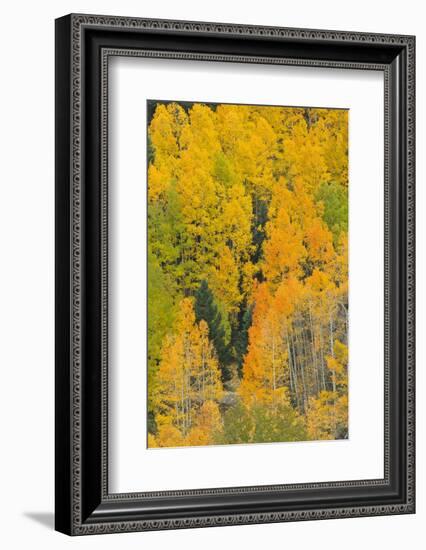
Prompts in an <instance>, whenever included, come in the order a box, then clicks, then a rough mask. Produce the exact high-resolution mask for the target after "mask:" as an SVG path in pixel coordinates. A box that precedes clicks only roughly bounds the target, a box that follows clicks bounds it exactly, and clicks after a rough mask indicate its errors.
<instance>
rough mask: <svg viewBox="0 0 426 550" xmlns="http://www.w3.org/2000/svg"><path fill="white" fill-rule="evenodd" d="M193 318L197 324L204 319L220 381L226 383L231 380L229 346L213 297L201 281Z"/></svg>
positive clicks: (204, 282) (205, 283)
mask: <svg viewBox="0 0 426 550" xmlns="http://www.w3.org/2000/svg"><path fill="white" fill-rule="evenodd" d="M194 310H195V317H196V320H197V323H199V322H200V321H201V319H204V321H205V322H206V323H207V325H208V327H209V336H210V339H211V340H212V342H213V345H214V347H215V350H216V353H217V357H218V359H219V365H220V369H221V372H222V381H223V382H227V381H228V380H230V378H231V371H230V369H229V364H230V362H231V361H232V357H231V353H230V350H229V346H228V345H227V344H226V340H225V330H224V327H223V323H222V315H221V314H220V311H219V308H218V306H217V305H216V303H215V300H214V296H213V293H212V291H211V290H210V288H209V286H208V284H207V282H206V281H201V284H200V286H199V287H198V289H197V291H196V293H195V306H194Z"/></svg>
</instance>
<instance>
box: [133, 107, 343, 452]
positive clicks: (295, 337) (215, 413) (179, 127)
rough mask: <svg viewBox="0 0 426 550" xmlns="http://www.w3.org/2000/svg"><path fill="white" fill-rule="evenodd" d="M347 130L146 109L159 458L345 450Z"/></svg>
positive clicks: (334, 114)
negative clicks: (281, 447)
mask: <svg viewBox="0 0 426 550" xmlns="http://www.w3.org/2000/svg"><path fill="white" fill-rule="evenodd" d="M348 116H349V112H348V110H346V109H333V108H315V107H291V106H263V105H242V104H222V103H217V104H216V103H214V104H213V103H201V102H189V101H188V102H182V101H172V100H171V101H165V100H149V101H148V103H147V132H148V138H147V149H148V150H147V159H148V161H147V164H148V199H147V200H148V222H147V223H148V252H147V255H148V308H147V310H148V367H147V368H148V415H147V418H148V420H147V422H148V442H147V445H148V447H149V448H155V447H183V446H205V445H231V444H249V443H253V444H255V443H272V442H293V441H309V440H337V439H346V438H348V435H349V426H348V397H349V396H348V331H349V326H348V324H349V304H348V283H349V281H348V185H349V182H348ZM141 368H145V366H144V365H141Z"/></svg>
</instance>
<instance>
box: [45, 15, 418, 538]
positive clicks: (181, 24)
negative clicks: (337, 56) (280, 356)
mask: <svg viewBox="0 0 426 550" xmlns="http://www.w3.org/2000/svg"><path fill="white" fill-rule="evenodd" d="M88 30H90V31H95V34H96V30H99V31H100V30H111V31H114V32H116V33H123V32H124V33H128V34H129V33H135V32H136V33H148V35H149V36H152V34H151V33H155V34H161V33H167V34H168V35H174V36H176V37H178V36H179V35H180V34H181V35H185V36H197V35H199V36H206V35H208V36H214V37H216V38H220V37H223V36H226V37H230V38H233V39H236V40H239V41H242V40H244V39H246V38H247V39H253V38H254V39H262V40H263V39H264V40H266V41H268V40H271V41H274V42H276V41H291V42H292V43H301V44H305V43H309V44H312V43H316V44H321V43H322V44H324V45H326V46H327V47H329V48H332V47H333V44H335V45H339V47H341V46H342V45H351V46H357V45H363V46H364V45H369V46H370V47H372V48H376V49H377V51H379V50H380V48H386V47H389V48H390V49H391V50H392V51H395V52H400V54H399V55H403V56H404V58H405V59H404V60H405V63H406V75H402V76H401V75H400V74H399V73H398V74H397V75H396V76H395V74H396V73H395V71H398V70H400V69H399V68H398V67H397V68H392V63H391V62H383V63H379V62H371V61H364V60H363V61H355V60H349V61H346V60H345V61H342V60H333V59H315V58H311V59H309V58H305V57H303V58H299V57H279V56H265V55H263V56H262V55H243V54H238V55H235V54H231V53H206V52H202V53H195V52H190V51H170V50H168V49H163V50H156V49H152V48H146V49H143V48H130V47H128V46H126V47H117V46H113V45H111V46H109V45H108V44H107V45H106V46H103V45H102V47H101V48H100V50H101V52H100V67H99V71H100V82H101V84H100V92H101V100H100V110H101V115H100V128H99V131H100V140H99V141H100V158H99V160H100V164H101V168H100V186H101V191H100V211H101V214H100V241H101V253H100V256H101V257H100V264H101V265H100V279H101V280H100V293H101V300H100V303H101V306H100V307H101V312H100V349H101V351H100V357H101V368H100V372H101V381H100V389H101V394H102V395H101V399H100V404H101V411H100V413H99V423H100V425H99V429H100V434H101V451H100V455H101V457H100V460H101V467H100V480H99V483H98V485H99V490H100V495H101V501H102V502H101V506H100V508H102V505H103V507H104V508H106V511H104V510H101V512H99V511H97V510H96V509H95V510H93V513H92V514H90V515H89V516H88V515H87V509H88V508H93V505H92V504H90V505H87V504H85V503H84V502H83V501H84V498H85V497H84V491H85V490H86V491H88V489H85V483H86V478H85V473H84V471H83V469H84V468H83V462H84V456H83V453H82V450H83V446H84V445H85V443H84V439H85V433H84V421H85V420H84V417H85V414H86V415H87V413H85V411H84V408H83V404H84V402H85V390H84V388H83V386H84V384H85V383H86V382H85V373H84V368H85V365H84V354H85V350H84V347H83V346H84V340H85V333H84V326H83V325H84V316H85V307H86V305H85V292H84V284H85V283H84V281H85V278H86V277H87V261H86V257H85V254H86V252H87V248H85V246H84V243H85V239H86V235H85V231H88V230H90V227H89V225H88V224H86V225H85V223H84V222H85V218H86V213H85V198H84V194H85V190H84V182H85V178H86V180H87V174H85V172H84V170H85V160H86V158H85V147H86V146H87V139H86V141H85V137H84V132H85V129H84V120H85V116H86V114H87V113H86V110H85V109H86V103H85V102H87V97H88V91H87V75H85V74H84V71H85V70H86V64H85V63H86V62H87V61H85V55H87V49H88V46H87V44H88V42H87V39H86V34H87V32H86V31H88ZM133 36H134V34H133ZM414 49H415V40H414V37H412V36H397V35H381V34H371V33H370V34H364V33H346V32H340V31H321V30H307V29H287V28H279V27H260V26H259V27H257V26H256V27H253V26H246V25H228V24H218V23H201V22H186V21H168V20H151V19H149V20H148V19H136V18H124V17H107V16H94V15H93V16H92V15H70V16H67V17H66V18H62V19H60V20H58V21H57V56H58V57H57V62H58V63H63V61H64V60H65V61H67V63H68V64H69V69H68V70H69V72H68V71H67V67H65V68H62V71H61V70H59V71H58V73H57V94H59V95H60V94H61V93H62V96H61V97H62V99H61V97H60V98H59V105H58V111H57V117H58V118H57V126H58V125H61V123H62V122H63V117H64V112H63V111H64V106H65V107H66V104H68V105H69V107H68V109H69V113H70V114H69V117H70V118H69V121H68V124H69V127H68V132H69V133H68V135H62V136H59V137H58V135H57V154H58V149H60V150H64V149H65V148H66V147H67V146H68V147H69V150H70V151H71V153H70V155H69V158H68V159H67V162H65V164H64V161H63V159H62V157H61V159H60V164H61V165H60V166H59V169H57V174H56V185H57V194H58V193H63V192H64V177H68V178H69V196H68V198H64V199H63V201H64V204H63V205H62V206H61V205H59V206H58V207H57V214H58V215H59V216H62V215H63V214H64V212H65V211H66V210H68V212H69V227H68V230H67V229H66V227H62V226H60V227H59V228H58V227H57V235H58V241H60V243H62V241H63V237H65V238H68V242H69V243H70V245H69V257H68V262H69V263H68V265H66V266H65V267H64V266H62V263H61V266H62V267H61V266H59V269H58V272H57V277H59V278H60V277H63V276H64V275H63V271H62V270H66V271H67V272H68V277H69V289H68V291H67V290H66V289H65V290H64V289H61V291H60V296H59V305H60V304H61V303H62V300H63V299H64V296H63V293H64V292H65V295H66V297H68V300H69V303H70V310H69V317H67V318H66V319H64V318H62V317H65V316H64V314H63V312H61V311H57V317H58V315H59V316H60V317H61V320H59V325H60V326H59V328H58V326H57V328H58V330H60V331H61V330H63V329H64V327H68V335H67V336H65V337H62V338H64V341H66V340H67V338H69V341H68V348H67V349H68V350H69V358H68V368H65V367H64V364H63V362H64V360H65V359H64V358H65V357H66V350H64V349H62V347H63V341H62V340H61V341H60V342H59V347H60V348H61V349H60V352H59V353H58V354H57V364H56V369H57V370H56V372H57V377H58V378H59V379H60V383H59V384H58V386H57V413H56V414H57V426H58V424H59V425H60V426H61V428H63V422H62V421H61V419H60V418H59V417H61V418H62V417H64V418H65V420H66V419H68V420H69V432H68V433H67V434H65V438H63V436H62V435H60V436H59V439H58V432H57V463H58V462H59V463H60V464H61V466H60V467H59V477H60V478H61V479H59V478H57V486H58V483H64V482H66V483H68V484H69V487H68V489H69V490H65V492H64V491H63V490H62V491H61V490H59V494H57V528H58V529H59V530H61V531H64V532H67V533H69V534H75V535H83V534H95V533H113V532H125V531H143V530H157V529H177V528H189V527H202V526H213V525H236V524H247V523H265V522H283V521H296V520H298V521H299V520H300V521H303V520H309V519H326V518H336V517H341V518H344V517H360V516H370V515H385V514H404V513H413V512H414V506H415V505H414V475H415V472H414V468H415V463H414V412H415V411H414V384H415V379H414V244H415V243H414V199H415V197H414V168H415V165H414V162H415V161H414V154H415V143H414V133H415V114H414V109H415V92H414V78H415V60H414ZM117 55H118V56H140V57H158V58H161V57H163V58H164V57H165V58H171V59H191V60H209V61H225V60H226V61H232V62H243V63H274V64H287V65H289V64H291V65H302V66H314V67H336V68H342V69H368V70H379V71H383V72H384V75H385V198H384V200H385V303H386V308H385V320H384V322H385V373H386V374H385V394H386V398H385V477H384V479H383V480H363V481H359V482H355V481H345V482H335V483H314V484H297V485H285V486H270V487H245V488H228V489H212V490H201V489H200V490H194V491H171V492H158V493H149V494H148V493H131V494H109V493H108V471H107V470H108V468H107V441H108V439H107V424H108V423H107V420H108V411H107V408H108V407H107V404H108V376H107V370H108V352H107V348H108V346H107V339H108V334H107V333H108V330H107V320H108V301H107V298H108V242H107V233H108V216H107V200H108V171H107V165H108V143H107V124H108V99H107V98H108V93H107V92H108V59H109V58H110V56H117ZM392 71H393V73H392ZM67 74H68V77H67ZM404 76H405V80H404V83H402V80H403V77H404ZM66 78H68V80H69V81H68V87H67V89H66V91H65V92H64V91H62V92H61V90H60V87H61V82H60V81H63V80H64V79H66ZM392 79H393V80H392ZM392 82H393V84H392ZM396 84H398V85H399V87H400V88H401V89H400V90H398V91H397V92H398V93H396V90H395V85H396ZM392 85H393V86H394V87H393V88H392ZM401 94H403V95H405V97H404V99H403V100H402V101H404V102H405V105H406V134H405V135H403V136H399V138H398V136H396V135H395V128H394V125H395V121H394V120H393V119H392V116H391V115H392V105H393V102H394V101H396V98H395V96H396V95H398V97H400V95H401ZM57 100H58V95H57ZM61 101H62V103H61ZM57 131H58V133H59V134H61V132H62V131H63V130H61V128H59V127H57ZM65 133H66V132H65ZM395 140H396V141H397V142H398V143H397V144H395ZM404 140H405V141H404ZM395 147H397V148H398V147H399V149H398V150H401V151H402V153H401V155H400V156H399V158H398V161H399V164H401V163H405V166H403V172H401V174H402V176H401V177H402V178H404V179H405V182H406V183H405V186H406V187H405V201H406V204H404V205H403V206H401V205H399V206H400V208H403V217H402V220H403V221H404V220H405V227H400V228H399V230H400V231H401V234H400V238H401V242H402V243H404V240H405V249H404V246H402V250H398V251H396V252H398V253H399V254H405V258H403V260H404V262H403V265H404V266H406V268H405V270H403V271H404V273H405V277H406V280H405V285H403V287H404V288H405V290H406V294H405V296H404V297H402V304H403V306H404V308H405V311H398V315H399V316H401V319H404V321H405V322H404V321H403V325H404V327H403V332H404V333H405V339H406V342H405V344H406V345H405V350H403V351H404V362H405V367H406V370H405V374H404V376H405V380H404V381H403V382H404V385H405V408H406V414H405V422H406V426H405V428H406V431H405V434H406V435H405V438H406V441H405V444H406V456H405V460H406V469H405V471H404V472H401V473H402V475H405V476H406V479H405V482H404V483H403V486H404V493H405V498H404V499H403V502H396V501H395V502H392V503H389V504H386V503H381V504H377V505H376V504H371V505H370V504H368V503H367V504H365V505H363V506H358V505H356V506H351V505H344V506H343V505H339V506H333V505H332V506H331V507H325V506H323V505H321V506H318V507H316V508H315V507H313V505H310V506H307V508H306V509H304V510H296V509H294V510H291V509H290V510H289V509H286V507H284V509H283V510H277V511H256V510H254V511H253V512H250V513H235V512H234V513H228V514H220V513H215V514H211V515H206V514H204V513H203V514H200V515H197V514H193V515H190V516H188V517H178V518H174V519H172V518H168V517H165V518H160V519H157V518H155V519H144V515H143V513H142V512H141V513H140V514H139V517H135V518H134V519H128V517H127V516H126V519H125V520H123V521H120V520H119V518H120V517H121V516H120V513H119V512H117V510H120V507H121V505H122V504H123V505H124V506H125V505H126V504H133V506H135V505H136V504H137V503H138V502H140V501H141V500H143V499H144V498H148V497H149V498H160V497H170V498H173V497H177V496H179V497H184V496H187V497H194V496H199V495H204V496H208V495H210V496H211V495H216V496H218V495H226V494H233V495H239V496H241V497H244V495H247V494H250V493H258V492H265V491H269V492H271V493H273V492H283V491H284V492H285V491H287V492H289V491H290V492H294V491H302V492H303V491H306V490H307V489H315V490H318V489H326V490H334V489H339V488H342V489H344V488H346V489H347V488H350V487H351V488H362V487H364V488H367V487H368V488H373V487H375V486H376V487H379V486H383V487H384V486H388V485H389V484H390V482H391V480H390V462H391V450H390V441H391V437H392V436H393V435H394V434H391V433H390V415H391V411H390V407H391V404H392V402H391V394H390V392H391V389H390V383H391V382H390V375H391V374H390V362H391V356H390V355H391V344H392V343H391V340H390V338H391V336H390V326H391V314H392V311H391V298H392V296H391V286H392V285H391V283H392V281H391V280H390V277H391V271H390V269H391V258H392V257H393V255H394V254H395V251H394V249H393V240H392V238H393V235H394V234H393V233H392V229H391V225H392V224H393V223H396V222H395V219H396V218H395V211H394V210H393V209H395V204H394V202H392V201H393V197H392V196H391V179H392V175H391V167H392V162H393V159H392V154H391V152H392V151H393V152H395V150H396V149H395ZM404 151H405V154H404ZM60 154H62V155H66V153H63V152H62V153H60ZM393 170H395V167H393ZM404 170H405V176H404ZM65 189H66V186H65ZM400 191H401V190H400ZM403 194H404V193H403ZM403 199H404V197H403ZM58 223H59V222H58ZM59 225H60V223H59ZM64 234H65V235H64ZM57 261H58V260H57ZM401 357H402V355H401ZM401 357H400V360H401ZM86 368H87V367H86ZM401 368H402V367H401ZM64 370H65V374H64V372H63V371H64ZM64 387H67V388H68V391H69V392H70V393H69V395H70V401H69V403H67V406H68V405H69V407H68V409H67V411H64V410H63V406H62V405H60V404H58V401H59V400H61V399H62V396H63V388H64ZM61 415H62V416H61ZM65 440H66V441H67V442H68V446H67V444H66V443H65ZM90 491H91V489H90ZM65 500H66V501H67V502H66V503H65ZM89 500H90V499H89ZM108 505H110V507H109V508H108ZM98 510H99V507H98ZM123 517H124V516H123Z"/></svg>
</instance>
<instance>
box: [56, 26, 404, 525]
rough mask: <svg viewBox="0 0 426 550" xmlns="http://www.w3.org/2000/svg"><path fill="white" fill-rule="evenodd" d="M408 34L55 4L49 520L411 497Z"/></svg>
mask: <svg viewBox="0 0 426 550" xmlns="http://www.w3.org/2000/svg"><path fill="white" fill-rule="evenodd" d="M414 55H415V39H414V37H413V36H399V35H384V34H364V33H355V32H341V31H322V30H305V29H289V28H278V27H254V26H245V25H234V24H232V25H229V24H218V23H201V22H188V21H168V20H147V19H137V18H134V19H132V18H127V17H126V18H125V17H115V16H114V17H109V16H95V15H93V16H92V15H68V16H65V17H63V18H60V19H58V20H57V21H56V529H57V530H59V531H61V532H63V533H66V534H69V535H85V534H99V533H119V532H126V531H144V530H157V529H178V528H179V529H180V528H188V527H205V526H219V525H238V524H248V523H266V522H285V521H299V520H313V519H327V518H350V517H360V516H373V515H385V514H408V513H414V511H415V500H414V493H415V481H414V475H415V472H414V170H415V167H414V152H415V146H414V139H415V136H414V133H415V112H414V109H415V96H414V93H415V92H414V67H415V59H414Z"/></svg>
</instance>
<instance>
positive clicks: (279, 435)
mask: <svg viewBox="0 0 426 550" xmlns="http://www.w3.org/2000/svg"><path fill="white" fill-rule="evenodd" d="M253 417H254V425H255V430H254V435H253V441H256V442H258V443H273V442H277V441H306V439H307V433H306V427H305V423H304V420H303V418H302V417H301V416H300V415H298V413H297V412H296V410H295V409H294V408H293V407H292V406H291V405H290V404H289V403H280V404H277V405H275V406H265V405H264V406H254V407H253Z"/></svg>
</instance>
